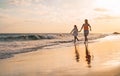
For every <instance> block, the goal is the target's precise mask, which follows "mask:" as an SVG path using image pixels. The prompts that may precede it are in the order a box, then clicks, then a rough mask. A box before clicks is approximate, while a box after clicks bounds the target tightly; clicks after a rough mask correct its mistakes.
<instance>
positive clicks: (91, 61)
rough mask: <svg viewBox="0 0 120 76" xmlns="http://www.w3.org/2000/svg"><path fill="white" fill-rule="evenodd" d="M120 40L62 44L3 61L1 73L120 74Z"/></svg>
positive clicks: (9, 75)
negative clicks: (65, 45) (66, 45)
mask: <svg viewBox="0 0 120 76" xmlns="http://www.w3.org/2000/svg"><path fill="white" fill-rule="evenodd" d="M119 45H120V40H114V41H113V40H111V41H100V42H95V43H89V44H88V45H84V44H77V45H74V44H73V46H71V47H64V46H62V47H61V46H59V47H55V48H54V49H42V50H40V51H36V52H30V53H24V54H18V55H15V57H12V58H8V59H2V60H0V76H120V71H119V70H120V57H119V55H120V47H119Z"/></svg>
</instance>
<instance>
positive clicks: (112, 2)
mask: <svg viewBox="0 0 120 76" xmlns="http://www.w3.org/2000/svg"><path fill="white" fill-rule="evenodd" d="M119 3H120V0H96V7H98V8H104V9H107V10H109V11H111V12H112V14H119V13H120V10H118V9H120V4H119Z"/></svg>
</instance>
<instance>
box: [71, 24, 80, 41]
mask: <svg viewBox="0 0 120 76" xmlns="http://www.w3.org/2000/svg"><path fill="white" fill-rule="evenodd" d="M70 33H72V35H73V36H74V43H76V40H77V41H79V39H78V37H77V36H78V28H77V26H76V25H74V28H73V30H72V31H71V32H70Z"/></svg>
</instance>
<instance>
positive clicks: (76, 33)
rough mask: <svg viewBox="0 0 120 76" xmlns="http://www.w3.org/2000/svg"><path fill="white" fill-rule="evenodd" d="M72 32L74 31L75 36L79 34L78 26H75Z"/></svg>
mask: <svg viewBox="0 0 120 76" xmlns="http://www.w3.org/2000/svg"><path fill="white" fill-rule="evenodd" d="M71 32H72V35H73V36H78V29H77V28H74V29H73V30H72V31H71Z"/></svg>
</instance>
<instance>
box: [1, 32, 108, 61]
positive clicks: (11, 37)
mask: <svg viewBox="0 0 120 76" xmlns="http://www.w3.org/2000/svg"><path fill="white" fill-rule="evenodd" d="M106 36H108V35H106V34H90V35H89V40H91V41H92V40H94V39H99V38H103V37H106ZM78 38H79V40H80V41H79V42H78V43H82V42H83V41H84V36H83V34H80V35H79V37H78ZM51 39H52V40H51ZM37 40H39V41H37ZM0 41H1V42H0V59H6V58H10V57H13V56H14V54H19V53H26V52H32V51H37V50H39V49H45V48H54V47H55V46H56V45H57V46H58V45H60V47H61V44H65V45H67V46H71V43H73V36H72V35H70V34H66V33H65V34H0ZM67 43H68V44H67ZM69 43H70V45H69ZM51 46H53V47H51Z"/></svg>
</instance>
